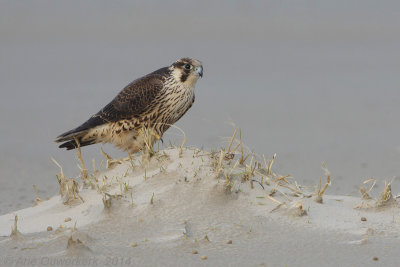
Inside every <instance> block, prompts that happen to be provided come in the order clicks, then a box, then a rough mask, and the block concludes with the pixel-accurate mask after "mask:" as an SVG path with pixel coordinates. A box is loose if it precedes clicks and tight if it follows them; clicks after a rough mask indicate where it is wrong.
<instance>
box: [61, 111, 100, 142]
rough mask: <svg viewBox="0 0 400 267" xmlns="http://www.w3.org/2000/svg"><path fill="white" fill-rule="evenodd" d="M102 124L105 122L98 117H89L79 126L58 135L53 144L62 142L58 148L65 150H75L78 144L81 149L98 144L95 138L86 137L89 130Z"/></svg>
mask: <svg viewBox="0 0 400 267" xmlns="http://www.w3.org/2000/svg"><path fill="white" fill-rule="evenodd" d="M104 123H105V121H104V120H103V119H101V118H100V117H91V118H90V119H89V120H87V121H86V122H85V123H83V124H82V125H81V126H79V127H77V128H75V129H73V130H70V131H68V132H65V133H63V134H61V135H59V136H58V137H57V138H56V140H55V142H56V143H61V142H64V143H62V144H61V145H60V146H59V148H66V149H67V150H71V149H75V148H77V147H78V143H79V146H81V147H82V146H88V145H92V144H95V143H98V140H97V138H96V136H88V134H89V131H90V130H92V129H93V128H95V127H97V126H99V125H102V124H104ZM77 142H78V143H77Z"/></svg>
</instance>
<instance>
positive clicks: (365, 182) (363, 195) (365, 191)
mask: <svg viewBox="0 0 400 267" xmlns="http://www.w3.org/2000/svg"><path fill="white" fill-rule="evenodd" d="M369 182H373V183H372V185H371V187H370V188H369V189H368V190H366V189H365V188H364V187H362V186H360V192H361V195H362V199H363V200H368V199H371V197H370V195H369V194H368V193H369V192H371V190H372V188H374V186H375V184H376V179H373V178H370V179H368V180H365V181H364V182H363V184H367V183H369Z"/></svg>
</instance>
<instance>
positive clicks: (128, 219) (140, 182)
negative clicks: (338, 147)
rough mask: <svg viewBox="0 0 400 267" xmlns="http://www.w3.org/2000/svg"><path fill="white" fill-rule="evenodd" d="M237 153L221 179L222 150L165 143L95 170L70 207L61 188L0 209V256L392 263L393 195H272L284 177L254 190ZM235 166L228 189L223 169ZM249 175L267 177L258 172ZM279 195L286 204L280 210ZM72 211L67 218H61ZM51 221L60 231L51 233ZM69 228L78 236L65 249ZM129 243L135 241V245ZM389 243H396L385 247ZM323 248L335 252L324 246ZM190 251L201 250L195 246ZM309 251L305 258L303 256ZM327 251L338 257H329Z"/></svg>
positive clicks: (399, 216)
mask: <svg viewBox="0 0 400 267" xmlns="http://www.w3.org/2000/svg"><path fill="white" fill-rule="evenodd" d="M237 157H238V156H236V157H235V159H234V160H233V161H232V162H231V163H230V165H228V162H229V161H228V160H223V161H222V163H223V164H222V166H221V171H220V175H219V178H217V177H216V176H217V175H216V173H217V172H216V168H217V169H218V166H219V165H218V162H219V154H218V153H217V154H215V155H214V157H213V158H212V157H211V156H210V154H208V153H206V152H204V151H200V150H197V149H184V150H183V154H182V157H180V156H179V149H167V150H164V151H161V152H159V153H158V156H154V157H153V158H152V160H151V162H150V163H149V164H147V165H143V164H141V162H140V161H141V159H140V158H138V159H135V160H134V161H133V162H132V164H133V166H134V167H133V168H132V164H131V162H130V161H124V162H122V163H121V164H118V165H116V166H115V167H114V168H112V169H109V170H106V171H104V172H102V173H97V174H96V175H95V177H96V178H97V179H98V183H97V184H98V188H100V190H99V189H98V188H97V186H94V187H96V188H97V189H92V188H90V187H89V188H85V189H81V190H80V192H79V195H80V196H81V197H82V198H83V200H84V202H83V203H82V202H81V201H80V200H78V199H77V200H76V201H74V203H73V204H72V205H65V204H63V203H62V198H61V197H60V196H54V197H52V198H51V199H49V200H47V201H43V202H41V203H39V204H38V205H37V206H34V207H31V208H27V209H22V210H19V211H15V212H12V213H9V214H6V215H3V216H0V236H2V238H1V239H0V248H2V252H1V253H0V256H7V257H10V259H11V260H13V262H14V263H15V262H16V261H17V259H18V257H21V255H25V256H26V257H36V256H37V255H48V256H49V257H50V258H58V257H75V256H77V255H78V256H82V255H83V256H89V255H90V256H91V257H99V259H100V260H107V257H111V256H113V257H114V256H115V257H118V259H119V260H121V257H125V256H127V255H130V256H132V255H133V256H132V257H133V258H132V259H131V258H130V261H131V260H132V264H133V263H135V264H144V265H154V264H155V265H171V266H173V265H174V264H177V265H182V266H184V265H188V264H189V265H190V264H194V265H196V264H204V262H207V263H208V264H210V265H221V264H222V265H226V264H230V265H238V266H239V265H241V264H246V265H247V264H249V265H258V264H261V263H265V264H267V265H268V264H270V263H275V264H278V263H279V264H282V265H284V264H289V265H290V266H293V265H298V264H300V265H303V264H308V265H313V264H315V265H318V264H319V263H318V260H324V262H325V261H326V260H328V261H326V262H325V263H326V264H324V265H331V264H333V263H335V264H337V262H340V259H341V258H340V257H339V256H338V257H335V256H333V255H332V253H333V254H335V253H338V252H340V253H342V254H341V255H347V254H348V257H349V258H348V259H346V258H342V259H341V260H342V263H344V262H348V263H351V264H359V263H360V264H361V263H362V264H364V265H365V264H366V265H368V264H374V261H373V260H372V258H373V256H379V261H380V262H381V263H382V260H383V259H386V260H387V261H388V263H389V265H390V264H391V263H394V262H395V258H396V256H397V255H396V252H395V250H394V247H395V245H399V244H400V241H399V239H398V237H399V233H400V224H399V222H400V213H399V211H400V209H399V207H398V204H397V201H396V200H394V199H392V200H391V201H389V203H390V204H387V205H384V207H381V208H376V207H375V206H376V200H374V199H371V200H361V198H359V197H350V196H332V195H324V196H323V203H322V204H319V203H316V202H315V201H314V196H312V197H309V195H310V193H306V192H305V191H306V190H304V189H302V188H300V187H299V190H302V191H304V192H303V193H304V195H302V194H300V193H299V194H297V196H294V195H293V192H292V191H291V190H288V189H287V188H284V187H281V186H279V187H277V189H278V192H276V193H275V194H274V195H273V199H271V198H270V197H269V193H270V191H271V189H272V188H274V187H275V183H271V181H274V179H276V178H277V177H279V176H276V175H271V176H270V178H263V180H264V181H265V179H267V180H269V181H270V185H267V184H265V182H264V183H263V186H264V189H263V188H262V186H261V185H260V184H259V183H258V182H256V181H254V182H253V186H254V188H253V189H252V188H251V185H250V182H249V181H245V182H242V181H241V179H242V177H243V174H244V172H243V170H244V169H242V170H239V167H237V168H235V170H234V171H231V169H232V166H233V165H234V164H235V162H236V158H237ZM144 166H145V167H144ZM259 171H260V172H262V170H259ZM230 173H231V174H232V175H231V182H232V184H231V185H232V187H228V186H227V180H226V178H225V177H224V175H226V174H230ZM105 176H106V177H107V179H105V180H104V187H103V177H105ZM251 179H254V180H258V181H261V177H260V176H259V175H258V176H257V175H256V176H254V177H252V178H251ZM92 182H93V183H95V182H94V179H93V178H92ZM124 184H126V185H127V187H128V191H125V185H124ZM293 185H294V183H290V186H293ZM101 188H103V191H104V192H107V193H108V194H109V195H110V196H111V207H110V208H104V204H103V200H102V199H103V195H102V193H100V192H99V191H101ZM328 191H329V189H328ZM277 201H278V202H281V203H283V204H282V205H280V206H279V207H278V208H277V206H278V203H277ZM132 203H133V205H132ZM300 206H301V207H302V209H299V207H300ZM357 206H359V207H358V208H357ZM360 206H361V208H360ZM15 215H18V231H19V232H20V233H21V234H22V237H19V238H13V237H9V236H10V233H11V227H12V226H13V225H14V218H15ZM362 217H365V218H366V221H362V220H361V218H362ZM66 218H71V221H68V222H65V219H66ZM74 225H76V229H74ZM48 226H51V227H52V228H53V229H54V230H53V231H50V232H47V227H48ZM56 229H58V230H57V231H55V230H56ZM70 236H72V240H74V241H72V243H71V241H70V245H69V246H68V247H67V240H68V238H69V237H70ZM78 239H79V240H80V241H79V242H78V241H77V240H78ZM229 240H232V244H228V243H229V242H228V241H229ZM307 240H308V241H310V242H311V243H310V244H308V243H307ZM329 240H330V241H329ZM325 241H326V242H327V243H325ZM74 242H75V243H74ZM76 242H78V243H76ZM80 242H82V243H80ZM133 242H134V243H136V245H137V247H135V248H133V247H132V246H131V244H132V243H133ZM304 242H306V243H304ZM71 244H72V245H71ZM307 244H308V245H307ZM382 244H385V245H386V250H385V249H384V246H383V245H382ZM388 244H394V245H392V246H390V247H389V248H387V245H388ZM298 245H300V246H298ZM307 246H311V248H307ZM368 246H369V247H368ZM11 247H14V248H15V249H11ZM324 247H326V249H328V248H329V249H330V250H332V249H333V250H334V251H336V252H329V251H326V252H323V251H325V250H324ZM27 248H29V249H27ZM250 248H251V249H250ZM289 248H290V250H289V251H285V249H289ZM358 248H359V249H358ZM380 248H382V249H383V250H382V251H380V250H379V249H380ZM392 248H393V250H392ZM266 249H268V251H269V252H268V253H265V252H267V250H266ZM310 249H311V250H310ZM352 249H353V250H352ZM354 249H355V250H354ZM193 250H197V251H198V252H199V254H198V255H197V254H192V251H193ZM342 250H343V251H342ZM71 251H72V252H71ZM150 252H152V253H158V255H159V257H154V256H152V254H151V253H150ZM149 253H150V254H149ZM285 253H286V254H287V255H286V254H285ZM304 253H305V255H307V257H304V258H302V257H301V255H304ZM375 254H378V255H375ZM107 255H109V256H107ZM174 255H175V256H174ZM196 255H197V256H196ZM218 255H219V256H218ZM224 255H225V256H224ZM240 255H242V256H240ZM285 255H286V256H285ZM201 256H207V260H201ZM330 257H332V260H335V262H333V261H331V262H329V258H330ZM382 257H383V258H382ZM103 263H104V262H103ZM130 263H131V262H130ZM78 265H79V264H78Z"/></svg>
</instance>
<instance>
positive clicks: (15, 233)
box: [10, 215, 22, 238]
mask: <svg viewBox="0 0 400 267" xmlns="http://www.w3.org/2000/svg"><path fill="white" fill-rule="evenodd" d="M21 236H22V234H21V233H20V232H19V231H18V215H15V217H14V227H11V234H10V237H12V238H19V237H21Z"/></svg>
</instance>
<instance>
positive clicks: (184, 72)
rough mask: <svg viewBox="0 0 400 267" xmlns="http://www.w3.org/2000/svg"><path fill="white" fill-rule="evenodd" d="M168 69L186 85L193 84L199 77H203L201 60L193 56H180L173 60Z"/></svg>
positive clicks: (191, 85) (190, 85)
mask: <svg viewBox="0 0 400 267" xmlns="http://www.w3.org/2000/svg"><path fill="white" fill-rule="evenodd" d="M170 70H171V71H172V75H173V76H174V77H175V79H176V80H177V81H179V82H181V83H183V84H184V85H185V86H187V87H193V86H195V84H196V82H197V80H198V79H199V77H203V66H202V65H201V62H200V61H198V60H196V59H193V58H188V57H185V58H182V59H179V60H177V61H175V62H174V63H173V64H172V65H171V66H170Z"/></svg>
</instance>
